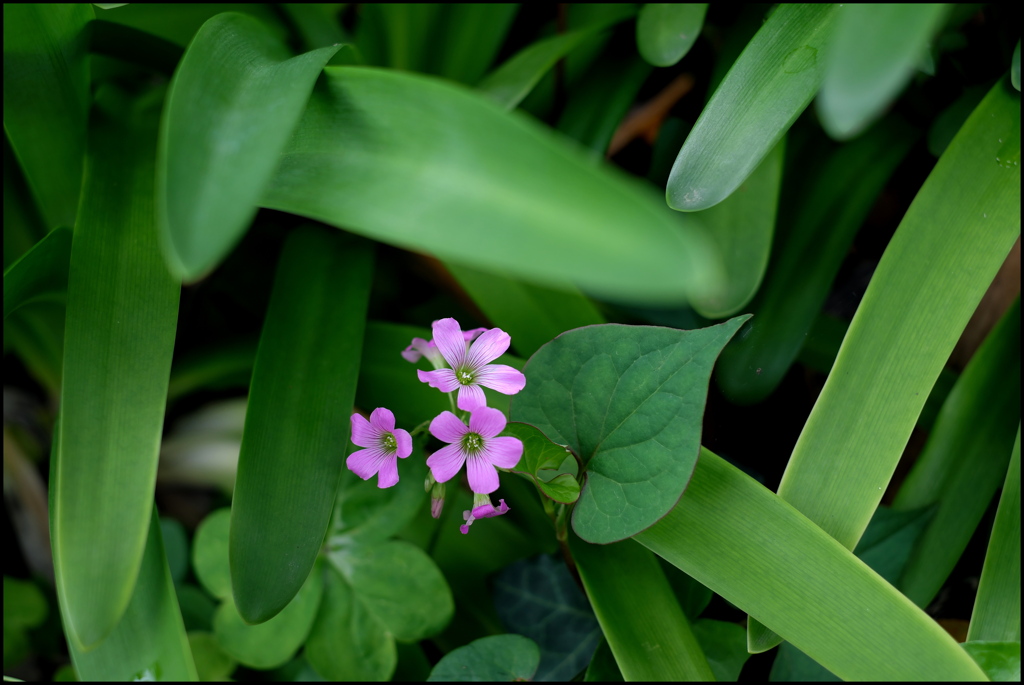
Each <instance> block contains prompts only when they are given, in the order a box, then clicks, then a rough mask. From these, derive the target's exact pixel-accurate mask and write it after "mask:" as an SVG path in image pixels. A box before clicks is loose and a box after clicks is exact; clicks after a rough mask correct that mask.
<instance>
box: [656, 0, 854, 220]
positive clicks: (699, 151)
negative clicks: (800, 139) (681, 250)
mask: <svg viewBox="0 0 1024 685" xmlns="http://www.w3.org/2000/svg"><path fill="white" fill-rule="evenodd" d="M835 10H836V8H835V5H779V6H778V7H777V8H776V9H775V12H774V13H772V15H771V16H770V17H769V18H768V21H766V22H765V24H764V26H762V27H761V30H760V31H758V32H757V34H756V35H755V36H754V38H753V40H751V41H750V43H749V44H748V45H747V47H746V49H745V50H744V51H743V54H741V55H740V56H739V59H737V60H736V63H735V64H734V65H733V66H732V68H731V69H730V70H729V73H728V74H727V75H726V77H725V80H724V81H723V82H722V85H720V86H719V87H718V90H716V91H715V94H714V95H713V96H712V97H711V100H710V101H709V102H708V104H707V106H706V107H705V108H704V111H703V112H701V115H700V118H699V119H697V123H696V124H694V126H693V131H691V132H690V136H689V137H688V138H687V139H686V142H685V143H684V144H683V148H682V149H681V150H680V151H679V156H678V157H676V162H675V164H674V165H673V166H672V173H671V174H670V175H669V179H668V188H667V191H666V198H667V200H668V204H669V206H671V207H673V208H675V209H679V210H682V211H687V212H693V211H698V210H701V209H707V208H708V207H711V206H714V205H716V204H718V203H719V202H721V201H722V200H724V199H725V198H727V197H729V195H731V194H732V193H733V191H735V190H736V189H737V188H739V186H740V184H741V183H743V181H744V180H746V178H747V177H748V176H749V175H750V174H751V173H753V171H754V169H756V168H757V165H758V164H760V163H761V160H762V159H764V158H765V156H766V155H767V154H768V153H769V152H770V151H771V149H772V148H773V147H775V145H776V143H778V142H779V140H780V139H781V138H782V136H783V135H785V133H786V131H787V130H788V129H789V127H790V126H791V125H792V123H793V122H794V121H796V118H797V117H798V116H800V113H801V112H803V111H804V108H805V107H807V105H808V104H809V103H810V102H811V99H812V98H813V97H814V94H815V93H816V92H817V91H818V86H819V85H821V79H822V74H823V73H824V69H823V65H822V60H821V51H822V50H823V49H824V48H825V45H826V44H827V42H828V39H829V36H830V34H831V31H832V24H833V20H834V17H835Z"/></svg>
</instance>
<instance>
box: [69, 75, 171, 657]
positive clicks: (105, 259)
mask: <svg viewBox="0 0 1024 685" xmlns="http://www.w3.org/2000/svg"><path fill="white" fill-rule="evenodd" d="M108 94H109V95H110V97H109V99H106V96H105V100H104V104H103V106H102V107H97V108H95V109H94V110H93V113H92V126H91V131H90V136H89V149H88V154H87V157H86V163H85V181H84V185H83V195H82V197H83V201H82V205H81V208H80V211H79V215H78V221H77V224H76V227H75V235H74V239H73V241H72V246H71V266H70V272H69V274H68V299H67V320H66V331H65V339H64V381H63V387H62V389H61V404H60V406H61V431H60V440H61V442H60V445H59V449H60V463H59V466H58V470H57V474H56V476H57V477H56V483H55V484H54V483H51V486H50V497H51V498H52V499H53V501H54V516H53V523H52V528H53V537H52V544H53V548H54V556H55V557H56V558H57V559H59V561H57V562H56V563H57V566H59V569H58V570H57V572H58V574H59V577H60V583H61V585H62V586H63V587H62V592H63V596H64V600H65V601H66V603H67V604H66V605H65V607H64V611H65V621H66V627H67V631H68V639H69V641H74V642H75V643H76V646H77V647H80V648H90V647H92V646H94V645H95V644H97V643H98V642H99V641H100V640H102V639H103V638H104V637H105V636H106V635H108V634H109V633H110V631H112V630H113V629H114V626H115V625H117V622H118V620H119V619H120V618H121V615H122V614H123V613H124V611H125V608H126V607H127V606H128V601H129V599H130V598H131V592H132V587H134V585H135V577H136V576H137V575H138V572H139V565H140V564H141V563H142V555H143V550H144V549H145V546H146V535H147V530H148V523H147V517H148V515H149V512H150V510H151V509H152V506H153V486H154V483H155V480H156V467H157V458H158V456H159V449H160V436H161V433H162V432H163V421H164V405H165V402H166V399H167V380H168V375H169V373H170V370H171V354H172V351H173V349H174V334H175V328H176V326H177V317H178V298H179V294H180V290H181V288H180V284H179V283H178V282H177V280H175V279H174V278H172V277H171V275H170V274H169V273H168V272H167V268H166V267H165V266H164V263H163V260H162V259H161V258H160V248H159V245H158V243H157V236H156V226H155V225H154V224H155V220H154V209H153V169H154V156H153V155H154V152H155V148H156V126H155V124H156V121H155V116H149V115H148V114H147V113H145V112H136V111H134V106H133V105H132V104H131V103H128V102H124V101H121V100H119V99H118V98H116V97H115V96H114V94H113V93H112V92H111V91H108ZM108 112H117V113H118V117H119V118H118V119H115V118H114V116H113V115H112V114H110V113H108ZM120 117H124V119H121V118H120ZM128 119H135V120H136V123H129V121H126V120H128ZM98 540H101V541H103V544H97V541H98Z"/></svg>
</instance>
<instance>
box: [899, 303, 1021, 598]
mask: <svg viewBox="0 0 1024 685" xmlns="http://www.w3.org/2000/svg"><path fill="white" fill-rule="evenodd" d="M1014 424H1018V425H1019V424H1020V298H1018V299H1017V301H1016V302H1015V303H1014V305H1013V306H1011V307H1010V308H1009V309H1008V310H1007V311H1006V313H1005V314H1003V318H1002V319H1001V320H1000V321H999V323H998V324H997V325H996V327H995V328H994V329H993V330H992V332H991V333H989V335H988V337H987V338H986V339H985V342H984V343H983V344H982V345H981V347H980V348H978V351H977V352H975V354H974V356H973V357H971V361H970V362H969V363H968V364H967V368H965V369H964V372H963V374H961V375H960V378H959V379H958V380H957V383H956V385H955V386H954V387H953V391H952V392H951V393H950V394H949V397H948V398H947V399H946V402H945V404H944V405H943V407H942V410H941V411H940V412H939V417H938V420H936V422H935V426H934V428H933V429H932V431H931V433H930V434H929V436H928V442H927V443H925V446H924V449H923V450H922V452H921V454H920V456H919V457H918V459H917V461H916V462H915V463H914V466H913V468H912V469H911V471H910V473H909V474H908V475H907V478H906V480H905V481H903V485H902V486H901V487H900V491H899V493H897V496H896V499H895V501H894V502H893V505H894V506H895V507H898V508H901V509H913V508H916V507H922V506H927V505H929V504H933V503H937V505H938V506H937V508H936V512H935V517H934V518H933V519H932V520H931V522H930V524H929V525H928V528H927V530H926V531H925V533H924V537H923V538H922V539H921V540H920V541H919V542H918V544H917V545H916V547H915V548H914V553H913V555H912V557H911V559H910V563H909V564H908V565H907V568H906V569H905V570H904V572H903V575H902V577H901V578H900V581H899V583H897V584H896V585H897V587H899V588H900V590H902V591H903V594H905V595H906V596H907V597H909V598H910V599H912V600H914V601H915V602H916V603H917V605H918V606H920V607H927V606H928V605H929V604H930V603H931V601H932V600H933V599H934V598H935V595H937V594H938V592H939V590H940V589H942V585H943V584H944V583H945V581H946V578H947V577H948V576H949V574H950V572H952V570H953V567H954V566H955V565H956V564H957V562H958V560H959V559H960V557H961V555H962V554H963V551H964V549H966V548H967V543H968V542H970V540H971V537H972V536H973V535H974V531H975V529H976V528H977V526H978V524H979V523H980V522H981V519H982V517H983V516H984V515H985V511H986V510H987V509H988V507H989V503H990V502H991V501H992V497H993V496H995V494H996V490H997V489H998V488H999V486H1000V485H1002V484H1003V481H1004V480H1005V478H1006V468H1007V466H1008V464H1009V461H1010V452H1011V450H1012V447H1013V437H1014V434H1015V433H1016V430H1017V426H1015V425H1014Z"/></svg>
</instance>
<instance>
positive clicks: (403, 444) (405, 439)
mask: <svg viewBox="0 0 1024 685" xmlns="http://www.w3.org/2000/svg"><path fill="white" fill-rule="evenodd" d="M392 435H394V436H395V442H396V443H398V448H397V449H396V450H395V454H397V455H398V456H399V457H400V458H401V459H405V458H406V457H408V456H409V455H410V454H412V436H411V435H409V431H407V430H402V429H401V428H399V429H397V430H396V431H395V432H394V433H393V434H392Z"/></svg>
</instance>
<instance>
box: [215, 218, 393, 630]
mask: <svg viewBox="0 0 1024 685" xmlns="http://www.w3.org/2000/svg"><path fill="white" fill-rule="evenodd" d="M372 271H373V249H372V246H371V245H369V244H368V243H366V242H364V241H361V240H358V239H353V238H351V237H349V236H344V235H342V234H340V233H337V232H336V231H332V230H330V229H326V228H321V227H304V228H301V229H299V230H297V231H295V232H293V233H292V234H291V235H290V236H289V237H288V240H287V242H286V243H285V247H284V250H283V252H282V254H281V259H280V262H279V264H278V269H277V275H276V277H275V280H274V290H273V293H272V295H271V299H270V305H269V308H268V310H267V317H266V320H265V321H264V324H263V332H262V334H261V336H260V346H259V351H258V352H257V354H256V364H255V368H254V369H253V377H252V385H251V387H250V390H249V407H248V410H247V411H246V415H245V432H244V434H243V436H242V450H241V454H240V455H239V459H238V476H237V479H236V481H235V493H234V499H233V503H232V510H231V581H232V590H233V592H234V599H235V604H236V606H237V607H238V612H239V613H240V614H241V615H242V617H243V618H244V619H245V620H246V621H247V622H249V623H259V622H261V621H265V620H267V619H269V618H270V617H272V616H273V615H274V614H276V613H277V612H278V611H280V610H281V609H283V608H284V607H285V605H287V604H288V602H289V601H291V599H292V597H293V596H294V595H295V593H296V592H298V590H299V588H300V587H302V585H303V583H304V582H305V581H306V576H308V575H309V572H310V569H311V568H312V567H313V561H314V559H315V558H316V555H317V552H318V550H319V548H320V544H321V542H322V541H323V538H324V533H325V532H326V530H327V525H328V523H329V522H330V517H331V510H332V507H333V505H334V496H335V492H336V490H337V486H338V477H339V475H340V474H341V469H342V468H343V466H344V459H343V455H344V453H345V448H346V446H347V445H348V438H349V417H350V416H351V413H352V405H353V401H354V399H355V393H356V380H357V379H358V375H359V359H360V354H361V351H362V344H363V327H364V325H365V321H366V307H367V299H368V297H369V293H370V280H371V274H372Z"/></svg>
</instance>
